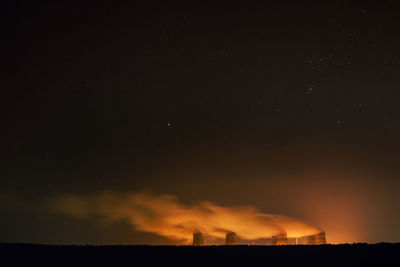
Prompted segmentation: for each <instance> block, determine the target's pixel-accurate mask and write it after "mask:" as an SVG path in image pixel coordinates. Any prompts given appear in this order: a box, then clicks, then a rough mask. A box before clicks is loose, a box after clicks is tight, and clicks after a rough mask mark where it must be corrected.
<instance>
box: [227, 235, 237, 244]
mask: <svg viewBox="0 0 400 267" xmlns="http://www.w3.org/2000/svg"><path fill="white" fill-rule="evenodd" d="M225 245H236V234H235V233H234V232H228V233H226V236H225Z"/></svg>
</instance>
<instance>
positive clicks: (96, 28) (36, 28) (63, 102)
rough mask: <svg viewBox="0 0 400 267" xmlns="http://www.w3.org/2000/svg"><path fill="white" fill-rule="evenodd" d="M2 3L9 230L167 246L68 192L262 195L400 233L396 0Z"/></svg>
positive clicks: (208, 197) (356, 237) (257, 200)
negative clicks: (94, 216)
mask: <svg viewBox="0 0 400 267" xmlns="http://www.w3.org/2000/svg"><path fill="white" fill-rule="evenodd" d="M82 2H84V3H79V4H78V3H70V2H68V3H67V2H66V3H62V1H43V2H42V1H41V2H40V3H38V2H37V1H11V0H10V1H3V2H2V3H1V7H0V10H1V11H0V15H1V25H2V26H1V28H2V36H1V40H2V41H1V42H0V49H1V51H2V63H3V64H2V66H3V68H2V69H3V71H2V75H1V77H2V78H1V89H0V119H1V128H0V157H1V161H0V162H1V163H0V216H1V220H0V242H32V243H48V244H66V243H67V244H70V243H74V244H116V243H121V244H141V243H150V244H166V243H168V242H169V241H168V240H167V239H166V238H164V237H160V236H158V235H155V234H153V233H145V232H141V231H136V230H134V229H132V227H131V225H129V224H127V223H126V222H123V221H121V222H114V223H111V224H104V223H101V222H97V221H96V220H80V219H77V218H72V217H68V216H65V215H63V214H59V213H56V212H51V211H49V210H48V209H47V208H46V202H47V200H48V199H51V198H52V197H55V196H58V195H62V194H76V195H85V194H96V193H97V192H101V191H104V190H110V191H113V192H117V193H118V192H119V193H129V192H151V193H152V194H156V195H158V194H170V195H175V196H177V198H178V199H179V200H180V201H181V202H183V203H187V204H191V203H196V202H197V201H203V200H205V201H211V202H214V203H218V204H219V205H223V206H224V205H226V206H240V205H251V206H254V207H256V208H257V209H259V210H260V211H262V212H267V213H274V214H283V215H287V216H293V217H295V218H299V219H302V220H305V221H307V222H310V223H312V224H314V225H316V226H318V227H320V228H322V229H324V230H325V231H326V235H327V241H328V242H333V243H338V242H371V243H373V242H381V241H390V242H395V241H399V240H400V228H399V227H398V226H399V224H400V213H399V203H400V196H399V195H398V193H399V188H400V180H399V175H400V165H399V160H400V156H399V151H400V138H399V136H400V106H399V99H400V87H399V85H400V34H399V33H400V17H399V11H400V5H399V4H397V1H362V2H361V1H360V2H355V1H352V2H351V3H350V1H331V2H330V3H328V2H327V1H318V2H311V1H274V2H272V1H254V2H253V1H226V2H225V1H182V2H176V1H121V2H120V3H114V2H113V3H111V2H109V3H107V4H103V3H101V1H96V2H89V1H82Z"/></svg>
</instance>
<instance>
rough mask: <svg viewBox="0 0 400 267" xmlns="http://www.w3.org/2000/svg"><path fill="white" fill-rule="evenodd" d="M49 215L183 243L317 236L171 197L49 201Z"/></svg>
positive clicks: (272, 219) (293, 225) (281, 222)
mask: <svg viewBox="0 0 400 267" xmlns="http://www.w3.org/2000/svg"><path fill="white" fill-rule="evenodd" d="M50 205H51V208H52V209H53V210H54V211H57V212H61V213H63V214H66V215H70V216H74V217H78V218H82V219H98V220H105V221H109V222H115V221H120V220H123V221H126V222H128V223H129V224H131V225H132V226H133V227H134V229H136V230H139V231H144V232H152V233H155V234H158V235H160V236H164V237H167V238H169V239H171V240H180V241H182V242H187V243H189V242H190V241H191V239H192V235H193V233H194V232H202V233H204V234H205V235H206V236H209V237H211V238H224V237H225V234H226V233H227V232H235V233H236V234H237V235H238V236H239V237H240V238H243V239H246V240H255V239H259V238H267V237H271V236H273V235H278V234H282V233H286V234H287V237H289V238H296V237H301V236H306V235H314V234H318V233H320V232H321V231H322V230H321V229H318V228H316V227H314V226H312V225H310V224H308V223H306V222H303V221H301V220H298V219H295V218H291V217H287V216H282V215H273V214H267V213H261V212H259V211H258V210H257V209H255V208H254V207H250V206H246V207H225V206H220V205H216V204H214V203H211V202H207V201H204V202H200V203H197V204H194V205H183V204H181V203H179V201H178V200H177V198H176V197H174V196H171V195H159V196H156V195H152V194H148V193H116V192H102V193H98V194H92V195H85V196H78V195H62V196H58V197H55V198H52V199H51V200H50Z"/></svg>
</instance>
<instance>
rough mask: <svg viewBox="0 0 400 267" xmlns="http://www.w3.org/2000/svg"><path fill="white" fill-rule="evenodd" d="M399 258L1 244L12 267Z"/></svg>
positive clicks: (308, 250) (275, 250) (292, 250)
mask: <svg viewBox="0 0 400 267" xmlns="http://www.w3.org/2000/svg"><path fill="white" fill-rule="evenodd" d="M399 254H400V244H399V243H396V244H391V243H379V244H345V245H321V246H305V245H303V246H302V245H298V246H291V245H289V246H204V247H192V246H52V245H31V244H4V243H3V244H0V255H1V257H2V259H3V262H4V260H6V261H7V262H8V261H10V263H11V264H9V265H7V266H16V265H23V264H25V263H26V264H28V265H35V266H38V265H39V266H40V265H50V266H60V265H63V266H65V265H68V266H99V265H104V266H115V265H119V266H193V265H196V266H229V265H239V266H367V265H371V264H373V265H374V266H399V261H398V259H399ZM4 266H5V265H4Z"/></svg>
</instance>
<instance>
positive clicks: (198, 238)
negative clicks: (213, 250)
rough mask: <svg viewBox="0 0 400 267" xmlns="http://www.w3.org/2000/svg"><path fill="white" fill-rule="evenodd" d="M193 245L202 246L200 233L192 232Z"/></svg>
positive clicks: (202, 241)
mask: <svg viewBox="0 0 400 267" xmlns="http://www.w3.org/2000/svg"><path fill="white" fill-rule="evenodd" d="M193 246H204V238H203V234H202V233H200V232H198V233H193Z"/></svg>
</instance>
